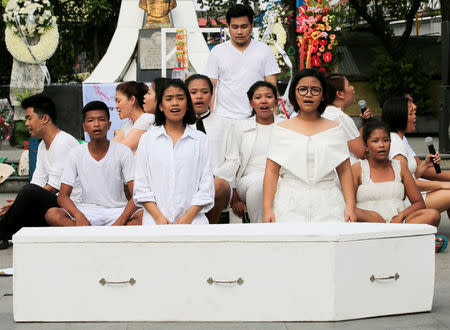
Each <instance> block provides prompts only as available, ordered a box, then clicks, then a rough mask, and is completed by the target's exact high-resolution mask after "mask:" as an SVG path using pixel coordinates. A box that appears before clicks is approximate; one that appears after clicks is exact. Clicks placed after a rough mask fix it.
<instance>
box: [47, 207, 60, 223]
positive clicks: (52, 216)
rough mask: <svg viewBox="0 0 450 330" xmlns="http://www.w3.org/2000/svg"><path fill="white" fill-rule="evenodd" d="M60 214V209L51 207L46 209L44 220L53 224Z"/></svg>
mask: <svg viewBox="0 0 450 330" xmlns="http://www.w3.org/2000/svg"><path fill="white" fill-rule="evenodd" d="M60 216H61V210H60V209H59V208H57V207H52V208H50V209H48V210H47V212H46V213H45V221H46V222H47V224H49V225H54V224H55V223H56V222H57V221H58V218H59V217H60Z"/></svg>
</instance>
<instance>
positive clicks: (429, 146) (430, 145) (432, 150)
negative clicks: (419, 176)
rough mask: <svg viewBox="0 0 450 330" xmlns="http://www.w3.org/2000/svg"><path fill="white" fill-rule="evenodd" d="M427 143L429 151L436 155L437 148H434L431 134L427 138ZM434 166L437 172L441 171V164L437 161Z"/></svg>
mask: <svg viewBox="0 0 450 330" xmlns="http://www.w3.org/2000/svg"><path fill="white" fill-rule="evenodd" d="M425 144H426V145H427V146H428V152H429V153H430V154H432V155H435V154H436V149H434V145H433V139H432V138H431V137H430V136H428V137H426V138H425ZM433 166H434V170H435V171H436V174H439V173H441V166H440V165H439V164H436V163H435V162H433Z"/></svg>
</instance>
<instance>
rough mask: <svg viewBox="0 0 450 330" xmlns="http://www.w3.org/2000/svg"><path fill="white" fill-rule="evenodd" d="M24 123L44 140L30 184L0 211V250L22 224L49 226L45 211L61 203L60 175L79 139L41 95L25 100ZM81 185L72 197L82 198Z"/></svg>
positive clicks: (23, 106)
mask: <svg viewBox="0 0 450 330" xmlns="http://www.w3.org/2000/svg"><path fill="white" fill-rule="evenodd" d="M22 108H24V109H25V111H26V115H25V125H26V126H27V128H28V131H29V133H30V135H31V137H33V138H36V139H42V141H41V142H40V143H39V147H38V152H37V161H36V169H35V171H34V173H33V177H32V179H31V182H30V184H28V185H26V186H25V187H23V188H22V190H21V191H20V192H19V194H18V195H17V197H16V199H15V200H8V203H7V204H6V205H3V206H2V207H1V210H0V216H1V220H0V239H1V244H0V249H6V248H7V247H8V246H9V244H8V240H9V239H11V237H12V235H13V234H15V233H16V232H17V231H18V230H19V229H20V228H22V227H42V226H47V223H46V222H45V213H46V212H47V210H48V209H49V208H51V207H56V206H58V202H57V196H56V194H57V193H58V191H59V189H60V186H61V175H62V173H63V170H64V164H65V161H66V158H67V155H68V153H69V151H70V150H72V149H73V148H75V147H77V146H78V142H77V140H76V139H75V138H74V137H73V136H71V135H69V134H67V133H66V132H64V131H61V130H60V129H59V128H58V126H57V125H56V108H55V104H54V103H53V101H52V100H51V99H50V98H48V97H46V96H44V95H42V94H37V95H33V96H30V97H29V98H27V99H25V100H23V101H22ZM79 193H80V191H79V187H78V185H77V187H76V189H74V192H73V195H72V197H73V198H78V197H79Z"/></svg>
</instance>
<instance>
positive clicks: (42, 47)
mask: <svg viewBox="0 0 450 330" xmlns="http://www.w3.org/2000/svg"><path fill="white" fill-rule="evenodd" d="M5 42H6V48H8V51H9V52H10V53H11V55H12V56H13V57H14V58H15V59H16V60H18V61H21V62H25V63H29V64H36V63H43V62H45V61H46V60H48V59H49V58H50V57H52V55H53V54H54V53H55V51H56V49H57V47H58V42H59V33H58V28H57V27H56V26H55V25H54V26H52V27H50V28H49V29H48V30H47V31H45V32H43V33H42V34H41V35H40V38H39V42H38V43H37V44H36V45H33V46H31V45H30V49H31V51H32V53H33V55H34V57H35V58H36V61H35V60H34V59H33V56H31V54H30V52H29V50H28V48H27V45H26V44H25V42H24V41H23V40H22V38H21V37H20V36H19V35H17V34H15V33H14V31H13V30H12V29H11V28H8V27H7V28H6V29H5Z"/></svg>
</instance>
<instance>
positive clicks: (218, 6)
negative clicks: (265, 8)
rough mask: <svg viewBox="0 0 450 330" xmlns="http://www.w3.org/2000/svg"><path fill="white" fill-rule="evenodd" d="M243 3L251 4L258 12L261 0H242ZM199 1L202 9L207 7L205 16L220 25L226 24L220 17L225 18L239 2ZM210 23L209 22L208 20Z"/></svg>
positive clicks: (234, 0)
mask: <svg viewBox="0 0 450 330" xmlns="http://www.w3.org/2000/svg"><path fill="white" fill-rule="evenodd" d="M240 2H242V3H245V4H248V5H250V6H251V7H252V8H253V10H254V11H255V13H258V8H259V4H260V1H258V0H247V1H240ZM261 2H265V1H261ZM197 3H198V4H199V5H200V8H201V9H205V10H206V13H205V17H206V18H207V19H214V20H215V21H216V22H217V24H218V26H219V27H220V26H224V24H222V23H220V19H223V18H225V15H226V13H227V11H228V9H230V8H231V7H233V6H234V5H235V4H237V3H238V1H237V0H197ZM208 23H209V22H208Z"/></svg>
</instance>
